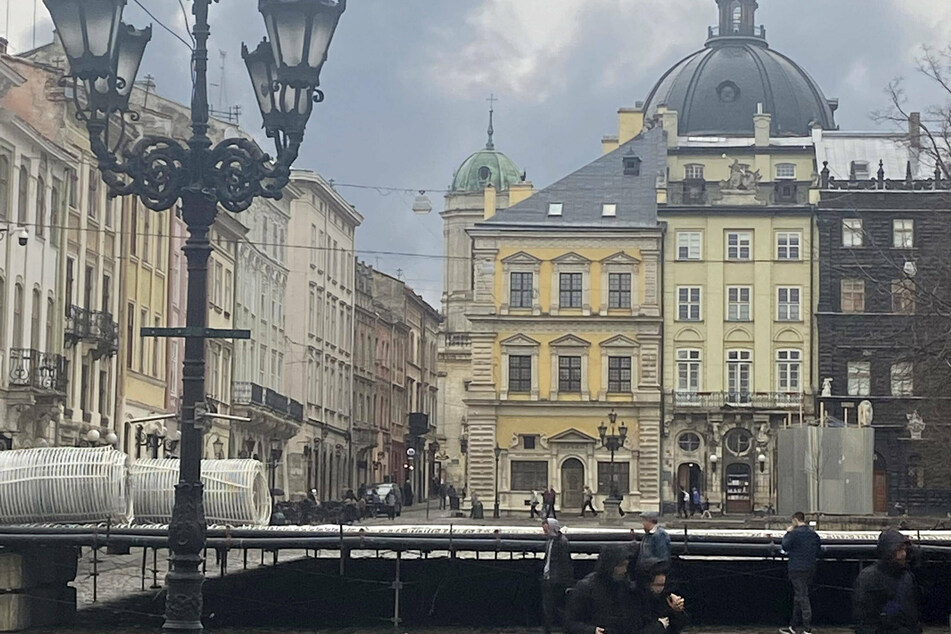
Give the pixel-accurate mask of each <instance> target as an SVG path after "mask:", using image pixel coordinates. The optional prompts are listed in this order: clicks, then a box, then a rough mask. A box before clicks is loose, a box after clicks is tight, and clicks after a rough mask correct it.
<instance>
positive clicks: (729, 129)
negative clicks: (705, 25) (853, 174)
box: [645, 0, 835, 136]
mask: <svg viewBox="0 0 951 634" xmlns="http://www.w3.org/2000/svg"><path fill="white" fill-rule="evenodd" d="M720 2H722V0H720ZM734 4H735V5H737V4H740V3H739V2H734ZM744 8H746V7H744ZM737 11H739V9H737ZM753 11H755V3H753V4H752V9H751V10H750V13H751V14H752V12H753ZM750 19H752V15H751V16H750ZM727 28H729V24H727V25H726V28H725V25H724V19H721V26H720V28H719V29H711V30H710V38H709V39H708V40H707V43H706V47H705V48H704V49H702V50H700V51H697V52H696V53H694V54H693V55H690V56H689V57H687V58H685V59H683V60H681V61H680V62H678V63H677V64H676V65H675V66H674V67H673V68H671V69H670V70H669V71H667V73H666V74H664V76H663V77H662V78H661V80H660V81H659V82H658V83H657V85H656V86H655V87H654V89H653V90H652V91H651V93H650V95H649V96H648V98H647V102H646V104H645V113H646V114H647V116H648V117H652V116H653V115H654V114H655V113H656V111H657V108H658V106H661V105H666V106H667V107H668V108H669V109H670V110H676V111H677V113H678V127H679V132H680V134H681V135H684V136H686V135H741V136H753V133H754V130H753V115H754V114H756V112H757V107H758V104H762V105H763V112H766V113H769V114H771V115H772V130H771V134H772V136H809V134H810V129H811V127H812V125H813V124H818V125H820V126H822V128H824V129H827V130H829V129H834V128H835V119H834V116H833V109H832V107H831V106H830V104H829V102H828V100H826V98H825V95H823V94H822V89H820V88H819V85H818V84H817V83H816V82H815V81H814V80H813V79H812V77H810V76H809V74H808V73H807V72H806V71H805V70H803V69H802V68H801V67H800V66H799V65H797V64H796V62H794V61H792V60H791V59H789V58H788V57H786V56H785V55H782V54H781V53H777V52H776V51H774V50H772V49H770V48H769V45H768V44H767V43H766V37H765V29H763V28H762V27H756V28H752V25H750V26H749V27H744V26H742V25H737V26H735V27H734V29H735V30H734V31H732V32H728V33H727V35H721V33H723V32H725V31H726V30H727Z"/></svg>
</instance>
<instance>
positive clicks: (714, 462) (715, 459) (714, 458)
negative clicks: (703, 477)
mask: <svg viewBox="0 0 951 634" xmlns="http://www.w3.org/2000/svg"><path fill="white" fill-rule="evenodd" d="M719 461H720V456H718V455H716V454H715V453H712V454H710V468H711V469H713V472H714V473H716V472H717V462H719Z"/></svg>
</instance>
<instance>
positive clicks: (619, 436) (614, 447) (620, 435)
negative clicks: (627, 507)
mask: <svg viewBox="0 0 951 634" xmlns="http://www.w3.org/2000/svg"><path fill="white" fill-rule="evenodd" d="M608 421H610V423H611V433H608V427H607V425H605V424H604V422H602V423H601V424H600V425H598V436H600V438H601V445H602V446H603V447H604V448H605V449H607V450H608V451H610V452H611V487H610V494H609V498H610V499H612V500H620V499H621V492H620V490H619V489H618V476H617V473H616V471H615V466H614V453H615V452H616V451H618V450H619V449H621V447H623V446H624V441H625V440H627V432H628V429H627V425H625V424H624V421H621V425H620V426H617V412H615V411H614V409H611V411H610V412H609V413H608Z"/></svg>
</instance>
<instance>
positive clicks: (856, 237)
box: [842, 218, 863, 247]
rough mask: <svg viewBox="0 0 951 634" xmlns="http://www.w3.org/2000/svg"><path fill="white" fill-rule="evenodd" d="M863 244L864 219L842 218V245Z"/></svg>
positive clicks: (858, 245)
mask: <svg viewBox="0 0 951 634" xmlns="http://www.w3.org/2000/svg"><path fill="white" fill-rule="evenodd" d="M862 244H863V234H862V219H861V218H843V219H842V246H844V247H860V246H862Z"/></svg>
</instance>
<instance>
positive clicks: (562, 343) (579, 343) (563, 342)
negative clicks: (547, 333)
mask: <svg viewBox="0 0 951 634" xmlns="http://www.w3.org/2000/svg"><path fill="white" fill-rule="evenodd" d="M548 345H550V346H551V347H553V348H556V347H562V348H567V347H585V348H587V347H588V346H590V345H591V342H590V341H585V340H584V339H582V338H581V337H578V336H576V335H565V336H564V337H558V338H557V339H555V340H554V341H552V342H551V343H550V344H548Z"/></svg>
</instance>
